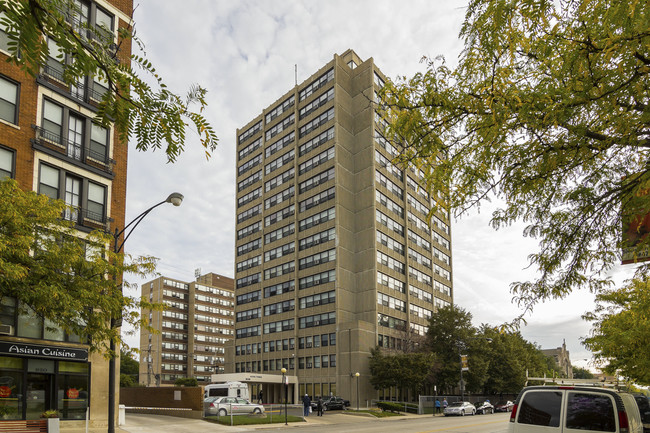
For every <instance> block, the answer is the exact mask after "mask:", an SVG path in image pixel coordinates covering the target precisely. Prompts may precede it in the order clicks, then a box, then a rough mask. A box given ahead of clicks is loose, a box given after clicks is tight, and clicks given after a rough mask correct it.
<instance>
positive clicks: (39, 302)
mask: <svg viewBox="0 0 650 433" xmlns="http://www.w3.org/2000/svg"><path fill="white" fill-rule="evenodd" d="M0 203H2V206H0V302H2V305H3V307H4V308H5V310H6V311H7V312H9V311H14V312H15V313H17V314H23V315H30V316H35V317H36V318H37V319H38V320H41V321H43V323H44V325H43V326H45V327H46V329H49V330H52V331H55V330H56V329H58V328H60V329H61V330H63V331H64V332H66V333H67V334H69V335H72V336H79V338H82V339H83V340H85V341H86V342H87V344H88V345H89V349H90V350H91V351H105V352H106V354H107V356H112V355H113V354H112V353H110V351H108V347H109V341H110V340H113V341H115V342H117V343H122V338H121V335H120V332H119V328H115V327H111V326H110V323H111V320H110V319H111V318H114V317H122V318H123V320H124V321H125V322H127V323H130V324H131V325H133V326H134V327H135V328H137V327H138V326H140V325H144V326H148V324H147V323H146V321H145V319H143V318H141V317H140V315H139V313H138V312H139V311H140V309H141V308H153V309H155V310H160V309H161V308H162V306H161V305H159V304H151V303H149V302H147V301H146V300H145V299H144V298H142V299H141V298H134V297H130V296H125V295H124V294H123V293H122V286H127V287H130V286H129V284H128V283H127V282H122V283H121V284H119V282H118V280H116V279H113V278H107V276H111V275H122V274H123V273H132V274H135V275H138V276H139V277H146V276H147V275H149V274H150V273H151V272H153V271H154V269H155V259H154V258H152V257H140V258H137V259H135V260H133V261H128V262H125V257H124V255H123V254H115V253H113V252H112V250H111V249H110V248H107V246H108V245H110V243H111V241H112V236H111V235H109V234H107V233H104V232H102V231H94V232H92V233H90V234H88V235H87V236H85V237H84V238H83V239H82V238H80V237H79V232H77V231H76V230H75V229H74V223H73V222H72V221H69V220H67V219H65V218H62V216H63V215H64V213H65V212H68V213H69V212H74V209H72V208H70V207H68V206H66V205H65V204H64V203H63V202H62V201H60V200H50V199H49V198H48V197H46V196H44V195H39V194H37V193H35V192H32V191H23V190H21V189H20V188H19V187H18V184H17V183H16V181H14V180H11V179H10V180H5V181H2V182H0Z"/></svg>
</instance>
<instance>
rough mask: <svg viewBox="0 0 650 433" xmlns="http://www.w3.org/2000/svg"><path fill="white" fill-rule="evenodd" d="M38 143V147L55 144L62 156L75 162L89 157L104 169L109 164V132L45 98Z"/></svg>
mask: <svg viewBox="0 0 650 433" xmlns="http://www.w3.org/2000/svg"><path fill="white" fill-rule="evenodd" d="M37 141H38V142H39V144H41V145H47V143H48V142H49V143H55V144H58V145H60V151H61V152H62V153H65V155H67V156H68V157H70V158H72V159H74V160H77V161H85V160H86V159H87V158H91V159H93V160H95V161H97V162H100V163H102V164H106V165H107V166H108V163H109V157H108V155H109V130H108V129H106V128H104V127H102V126H100V125H97V124H95V123H93V122H92V121H91V119H89V118H86V117H84V116H81V115H79V114H77V113H74V112H72V111H70V110H69V109H68V108H67V107H64V106H62V105H59V104H56V103H54V102H52V101H49V100H47V99H45V100H43V119H42V122H41V127H40V128H38V129H37ZM48 147H49V148H51V145H50V146H48Z"/></svg>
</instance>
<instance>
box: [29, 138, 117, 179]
mask: <svg viewBox="0 0 650 433" xmlns="http://www.w3.org/2000/svg"><path fill="white" fill-rule="evenodd" d="M33 128H34V130H35V131H36V133H35V138H34V141H35V144H37V145H39V146H42V147H45V148H48V149H50V150H54V151H56V152H58V153H60V154H61V155H65V156H67V157H69V158H72V159H74V160H76V161H80V162H82V163H84V164H88V165H91V166H93V167H95V168H99V169H100V170H103V171H106V172H108V173H113V165H114V163H115V161H113V160H112V159H110V158H109V157H108V156H107V155H106V154H101V153H99V152H96V151H93V150H91V149H89V148H87V147H85V146H83V144H81V143H76V142H73V141H71V140H67V139H65V138H63V137H62V136H61V135H60V134H57V133H55V132H52V131H49V130H47V129H45V128H42V127H40V126H34V127H33Z"/></svg>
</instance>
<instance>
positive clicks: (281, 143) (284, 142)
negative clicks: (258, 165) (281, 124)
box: [264, 131, 296, 158]
mask: <svg viewBox="0 0 650 433" xmlns="http://www.w3.org/2000/svg"><path fill="white" fill-rule="evenodd" d="M295 139H296V133H295V132H294V131H291V132H290V133H289V134H287V135H285V136H284V137H282V138H281V139H279V140H278V141H276V142H275V143H273V144H271V145H270V146H268V147H267V148H266V149H265V150H264V155H265V156H266V157H267V158H268V157H269V156H271V155H273V154H274V153H276V152H279V151H281V150H282V149H284V148H285V147H287V146H288V145H290V144H291V143H293V141H294V140H295Z"/></svg>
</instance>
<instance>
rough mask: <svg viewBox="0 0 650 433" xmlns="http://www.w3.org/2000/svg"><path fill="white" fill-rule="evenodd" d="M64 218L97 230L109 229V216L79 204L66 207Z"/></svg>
mask: <svg viewBox="0 0 650 433" xmlns="http://www.w3.org/2000/svg"><path fill="white" fill-rule="evenodd" d="M63 219H65V220H68V221H73V222H74V223H75V224H76V225H79V226H83V227H89V228H91V229H97V230H109V218H108V217H107V216H106V215H100V214H98V213H96V212H92V211H89V210H88V209H82V208H81V207H78V206H73V207H72V208H68V209H65V210H64V211H63Z"/></svg>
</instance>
